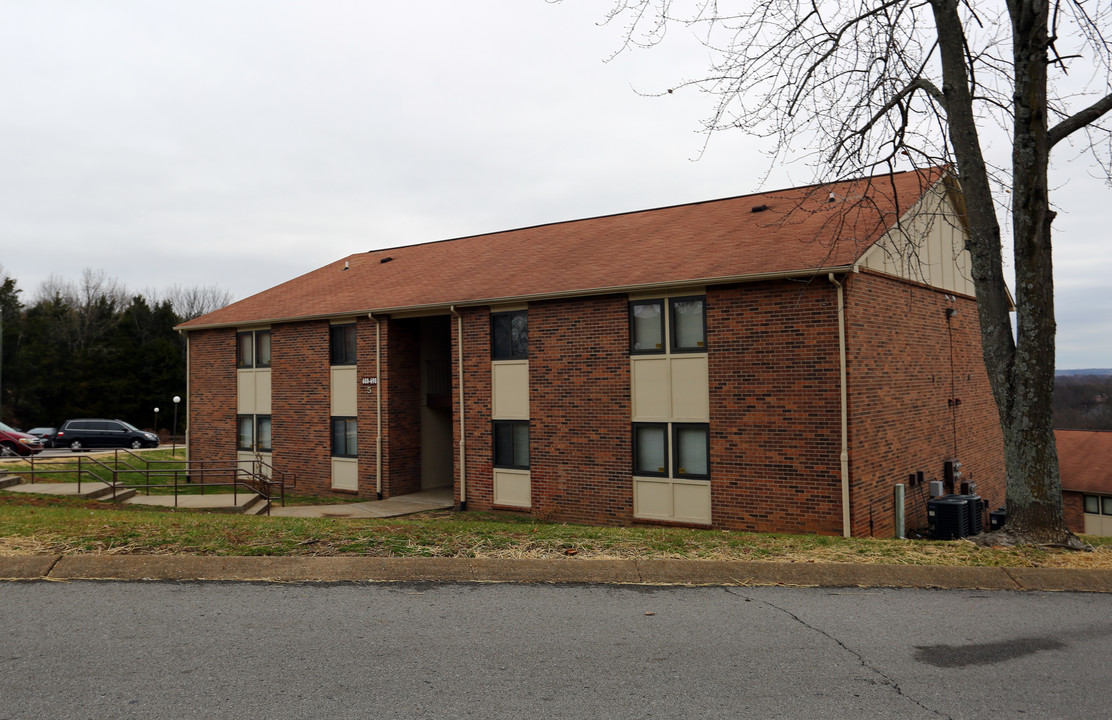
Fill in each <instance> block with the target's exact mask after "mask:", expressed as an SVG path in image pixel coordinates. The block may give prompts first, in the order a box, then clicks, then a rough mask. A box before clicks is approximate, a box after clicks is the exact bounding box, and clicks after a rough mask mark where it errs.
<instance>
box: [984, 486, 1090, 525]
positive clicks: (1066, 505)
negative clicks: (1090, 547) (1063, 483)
mask: <svg viewBox="0 0 1112 720" xmlns="http://www.w3.org/2000/svg"><path fill="white" fill-rule="evenodd" d="M1062 507H1063V509H1064V510H1065V515H1066V527H1067V528H1069V530H1070V531H1071V532H1074V533H1078V534H1080V533H1083V532H1085V494H1084V493H1079V492H1074V491H1072V490H1063V491H1062ZM993 509H994V510H995V509H996V508H993Z"/></svg>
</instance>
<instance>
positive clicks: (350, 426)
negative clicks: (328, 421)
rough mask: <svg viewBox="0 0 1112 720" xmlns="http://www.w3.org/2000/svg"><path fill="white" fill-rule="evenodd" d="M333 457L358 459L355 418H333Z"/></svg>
mask: <svg viewBox="0 0 1112 720" xmlns="http://www.w3.org/2000/svg"><path fill="white" fill-rule="evenodd" d="M332 455H333V457H356V456H357V455H358V447H357V444H356V435H355V418H343V417H334V418H332Z"/></svg>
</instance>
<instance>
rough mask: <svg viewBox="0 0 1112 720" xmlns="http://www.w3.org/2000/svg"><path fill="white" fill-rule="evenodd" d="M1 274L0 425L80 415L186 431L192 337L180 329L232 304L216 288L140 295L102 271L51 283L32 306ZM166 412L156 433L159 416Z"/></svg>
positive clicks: (41, 422) (55, 420)
mask: <svg viewBox="0 0 1112 720" xmlns="http://www.w3.org/2000/svg"><path fill="white" fill-rule="evenodd" d="M22 295H23V290H22V289H21V288H19V286H18V284H17V281H16V279H15V278H13V277H10V276H8V275H7V273H6V272H5V271H4V269H3V267H0V311H2V312H3V355H2V356H0V361H2V364H0V420H2V421H3V422H5V423H7V424H8V425H11V426H13V427H19V428H22V429H24V430H26V429H28V428H30V427H33V426H37V425H48V426H57V425H59V424H61V423H62V422H64V421H65V420H67V419H70V418H75V417H105V418H119V419H121V420H126V421H128V422H130V423H132V424H133V425H136V426H138V427H141V428H144V429H154V430H158V429H163V430H167V431H168V430H171V424H172V421H173V402H172V398H173V397H174V396H175V395H180V396H181V397H182V404H181V405H180V406H179V408H178V423H179V432H180V431H181V430H182V429H183V428H184V426H185V394H186V393H185V387H186V386H185V368H186V358H185V340H184V338H183V337H182V336H181V335H180V334H179V333H178V332H177V331H175V330H174V326H176V325H178V324H180V323H182V322H185V321H186V320H189V319H191V318H194V317H197V316H199V315H203V314H205V313H207V312H211V311H212V310H216V309H217V308H220V307H223V306H224V305H227V304H228V303H229V302H231V300H232V297H231V293H229V292H227V291H224V290H220V289H219V288H216V287H211V286H210V287H191V288H183V287H179V286H174V287H172V288H170V289H169V290H167V291H164V292H161V293H159V292H157V291H151V290H146V291H143V292H141V293H137V294H132V293H130V292H128V291H127V289H126V288H125V287H124V286H123V285H122V284H120V283H119V282H118V281H117V280H115V279H113V278H110V277H108V276H107V275H106V274H105V273H104V271H93V270H85V272H84V273H83V274H82V275H81V278H80V280H77V281H67V280H64V279H62V278H59V277H56V276H53V275H52V276H50V278H48V279H47V280H46V281H45V282H44V283H42V285H41V286H40V287H39V288H38V290H37V292H36V294H35V296H34V297H33V298H32V299H30V300H29V301H26V302H25V301H24V300H23V299H22V297H21V296H22ZM156 407H157V408H159V409H160V411H161V412H160V413H159V416H158V427H157V428H156V427H155V416H154V409H155V408H156Z"/></svg>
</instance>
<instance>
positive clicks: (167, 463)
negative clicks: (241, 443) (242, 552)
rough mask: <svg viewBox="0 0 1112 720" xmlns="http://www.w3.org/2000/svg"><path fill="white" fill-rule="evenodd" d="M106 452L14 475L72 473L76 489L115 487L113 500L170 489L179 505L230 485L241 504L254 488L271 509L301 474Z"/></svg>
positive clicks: (33, 465) (253, 464)
mask: <svg viewBox="0 0 1112 720" xmlns="http://www.w3.org/2000/svg"><path fill="white" fill-rule="evenodd" d="M103 457H105V456H101V457H96V456H79V457H78V458H77V462H76V466H75V464H74V461H73V459H72V458H67V459H65V460H61V459H57V458H40V457H30V458H27V462H28V463H29V465H30V469H29V470H12V471H11V472H12V473H13V474H19V475H28V476H30V481H31V482H32V483H34V482H35V481H36V478H39V477H42V478H51V477H53V478H58V477H59V476H63V477H65V478H68V477H73V478H74V479H75V480H76V483H77V492H78V493H80V492H81V486H82V484H88V483H91V482H97V483H102V484H104V485H107V486H108V487H109V488H111V491H112V499H113V500H115V499H116V496H117V493H118V492H120V491H123V490H135V491H137V492H143V493H144V494H146V495H147V496H150V494H151V491H152V490H154V491H156V492H157V491H159V490H165V491H171V492H172V493H173V496H174V507H178V500H179V498H180V496H181V495H183V494H188V495H204V494H205V492H206V490H207V491H212V490H218V489H219V488H230V489H231V494H232V502H233V503H235V504H238V502H239V494H240V493H245V492H249V493H251V494H253V495H258V496H259V497H261V498H262V499H263V501H264V502H266V513H267V515H269V514H270V507H271V504H272V503H274V502H276V501H277V502H280V503H281V504H282V506H283V507H285V505H286V487H287V486H289V487H295V486H296V482H297V479H296V476H294V475H293V474H292V473H287V472H282V471H280V470H277V469H275V468H274V467H273V466H272V465H270V464H269V463H267V462H265V461H263V460H259V459H256V460H241V461H236V462H235V463H234V464H231V465H228V464H226V463H218V462H212V461H201V460H185V459H183V460H147V459H145V458H143V457H141V456H140V455H138V454H136V453H134V452H132V451H130V450H124V449H121V450H116V451H115V452H114V453H113V454H112V456H111V460H110V461H105V460H104V459H102V458H103Z"/></svg>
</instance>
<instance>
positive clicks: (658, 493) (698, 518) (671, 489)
mask: <svg viewBox="0 0 1112 720" xmlns="http://www.w3.org/2000/svg"><path fill="white" fill-rule="evenodd" d="M633 516H634V517H636V518H642V519H645V520H671V521H673V522H688V523H698V524H702V525H709V524H710V522H711V520H710V483H709V482H707V481H706V480H673V479H671V478H641V477H635V478H633Z"/></svg>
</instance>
